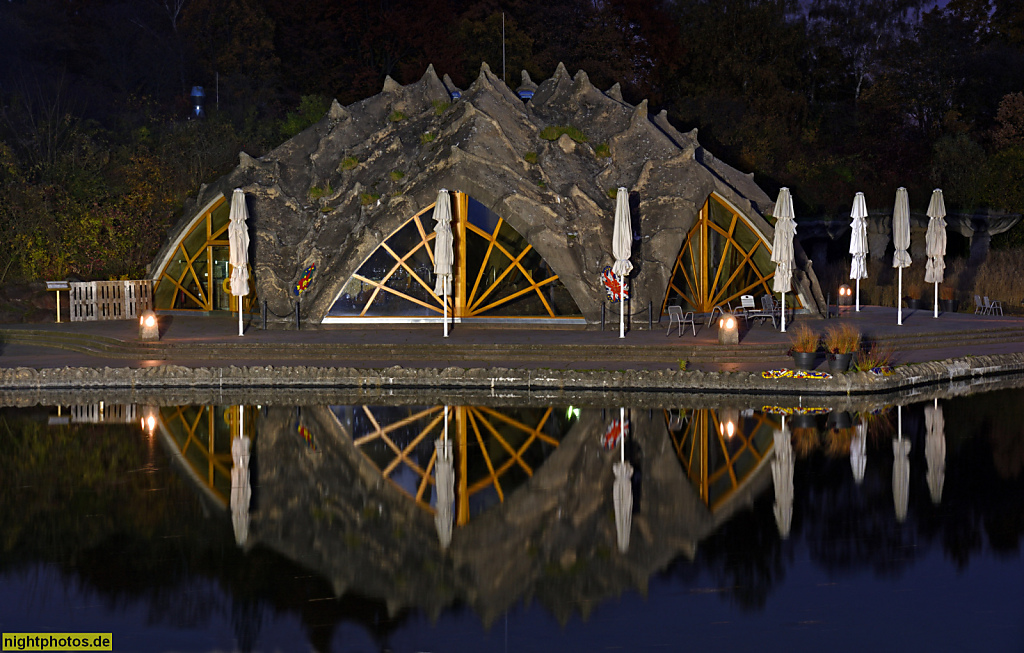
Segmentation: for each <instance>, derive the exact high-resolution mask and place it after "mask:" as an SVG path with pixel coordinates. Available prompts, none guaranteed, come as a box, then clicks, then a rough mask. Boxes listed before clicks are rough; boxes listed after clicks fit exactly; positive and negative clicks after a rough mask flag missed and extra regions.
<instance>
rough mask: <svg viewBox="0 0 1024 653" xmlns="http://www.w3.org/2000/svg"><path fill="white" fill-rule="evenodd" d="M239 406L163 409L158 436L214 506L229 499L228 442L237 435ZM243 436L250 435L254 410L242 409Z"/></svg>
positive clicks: (229, 460) (169, 407)
mask: <svg viewBox="0 0 1024 653" xmlns="http://www.w3.org/2000/svg"><path fill="white" fill-rule="evenodd" d="M239 408H240V407H239V406H166V407H163V408H161V409H160V412H159V432H160V434H161V437H162V439H163V440H164V442H165V444H167V445H169V448H170V449H171V452H172V456H173V457H174V459H176V460H178V462H179V463H181V465H182V468H183V469H184V470H185V472H186V473H187V474H188V476H189V477H191V478H192V479H193V480H194V481H195V482H196V483H197V484H198V485H199V487H200V488H202V490H203V491H204V493H205V494H206V495H207V496H208V497H209V498H211V499H213V500H214V503H215V504H216V505H218V506H220V507H222V508H227V507H228V499H229V497H230V496H231V468H232V457H231V440H232V438H234V437H237V436H238V434H239V429H238V417H239V414H238V412H239ZM245 410H246V419H245V422H246V424H245V434H246V435H247V436H248V437H250V438H251V437H252V435H253V431H254V429H253V426H252V425H253V424H254V420H253V416H254V414H255V410H253V409H252V408H251V407H246V409H245Z"/></svg>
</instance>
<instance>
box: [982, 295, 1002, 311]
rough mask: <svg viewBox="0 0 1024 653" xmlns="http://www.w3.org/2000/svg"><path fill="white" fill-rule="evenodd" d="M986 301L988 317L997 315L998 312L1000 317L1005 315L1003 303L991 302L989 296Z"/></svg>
mask: <svg viewBox="0 0 1024 653" xmlns="http://www.w3.org/2000/svg"><path fill="white" fill-rule="evenodd" d="M984 299H985V314H986V315H995V314H996V312H997V311H998V312H999V315H1002V314H1003V302H1001V301H999V300H998V299H997V300H994V301H993V300H990V299H989V298H988V297H987V296H986V297H985V298H984Z"/></svg>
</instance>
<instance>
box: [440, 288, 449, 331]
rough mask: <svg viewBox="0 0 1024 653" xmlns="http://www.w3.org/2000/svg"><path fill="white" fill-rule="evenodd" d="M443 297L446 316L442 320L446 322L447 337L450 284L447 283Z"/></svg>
mask: <svg viewBox="0 0 1024 653" xmlns="http://www.w3.org/2000/svg"><path fill="white" fill-rule="evenodd" d="M446 284H447V282H446ZM442 297H443V300H442V302H441V303H442V304H443V305H444V317H443V318H442V321H443V322H444V337H445V338H447V337H448V286H447V285H445V288H444V292H443V293H442Z"/></svg>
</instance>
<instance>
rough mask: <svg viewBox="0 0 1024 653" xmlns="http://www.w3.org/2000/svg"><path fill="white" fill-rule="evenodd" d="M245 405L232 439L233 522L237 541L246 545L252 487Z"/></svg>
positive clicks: (240, 408)
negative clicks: (244, 426) (236, 435)
mask: <svg viewBox="0 0 1024 653" xmlns="http://www.w3.org/2000/svg"><path fill="white" fill-rule="evenodd" d="M244 413H245V410H244V407H243V406H239V407H238V437H237V438H234V439H233V440H232V441H231V502H230V503H231V524H232V526H234V530H235V542H237V543H238V546H245V542H246V540H248V539H249V499H250V497H251V496H252V487H251V486H250V484H249V438H248V437H246V436H245V435H243V430H242V426H243V425H242V420H243V415H244Z"/></svg>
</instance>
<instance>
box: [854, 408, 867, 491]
mask: <svg viewBox="0 0 1024 653" xmlns="http://www.w3.org/2000/svg"><path fill="white" fill-rule="evenodd" d="M867 441H868V423H867V422H865V421H864V420H861V422H860V424H858V425H857V427H856V432H855V433H854V436H853V440H852V441H851V442H850V467H852V468H853V480H854V481H856V483H857V485H860V483H861V481H863V480H864V468H865V467H866V466H867V463H868V453H867Z"/></svg>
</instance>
